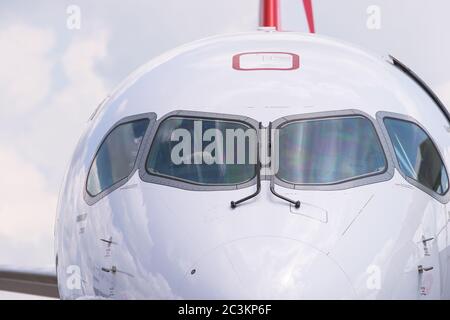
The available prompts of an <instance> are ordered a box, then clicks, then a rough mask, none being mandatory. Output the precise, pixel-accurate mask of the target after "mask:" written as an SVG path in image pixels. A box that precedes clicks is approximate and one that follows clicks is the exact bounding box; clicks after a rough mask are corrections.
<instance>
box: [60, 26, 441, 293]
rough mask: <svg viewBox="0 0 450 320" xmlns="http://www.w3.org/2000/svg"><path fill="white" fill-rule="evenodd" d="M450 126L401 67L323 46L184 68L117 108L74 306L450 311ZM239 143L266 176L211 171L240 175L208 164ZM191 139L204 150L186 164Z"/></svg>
mask: <svg viewBox="0 0 450 320" xmlns="http://www.w3.org/2000/svg"><path fill="white" fill-rule="evenodd" d="M449 120H450V119H449V115H448V112H447V111H446V110H445V107H443V106H442V104H441V103H440V102H439V100H438V99H437V98H436V96H434V95H433V93H432V92H431V91H430V90H429V89H428V87H426V85H424V84H423V83H422V82H421V80H420V79H418V78H416V76H415V75H414V74H413V73H411V72H410V71H409V70H408V69H407V68H406V67H404V66H403V65H402V64H401V63H400V62H398V61H397V60H395V59H394V58H392V57H377V56H373V55H371V54H370V53H367V52H366V51H364V50H362V49H360V48H357V47H354V46H352V45H349V44H347V43H343V42H340V41H337V40H334V39H330V38H326V37H322V36H317V35H309V34H301V33H294V32H292V33H291V32H276V31H274V30H273V29H271V28H262V29H261V30H259V31H257V32H254V33H242V34H233V35H225V36H217V37H212V38H208V39H205V40H200V41H197V42H194V43H191V44H188V45H185V46H183V47H180V48H178V49H175V50H173V51H170V52H168V53H166V54H164V55H162V56H160V57H159V58H157V59H155V60H153V61H151V62H149V63H148V64H147V65H145V66H143V67H142V68H141V69H139V70H138V71H137V72H136V73H134V74H133V75H132V76H131V77H130V78H129V79H128V80H126V81H125V82H124V83H123V84H122V85H121V86H120V87H119V88H118V89H117V90H116V91H115V92H114V93H113V94H112V95H111V96H109V97H108V98H107V100H106V101H105V102H104V103H103V104H102V105H101V106H100V107H99V108H98V110H96V112H95V113H94V114H93V115H92V118H91V119H90V121H89V123H88V125H87V128H86V130H85V132H84V134H83V136H82V137H81V139H80V141H79V143H78V146H77V147H76V150H75V152H74V155H73V159H72V162H71V164H70V167H69V169H68V172H67V175H66V177H65V182H64V186H63V189H62V191H61V197H60V201H59V207H58V216H57V226H56V252H57V275H58V284H59V285H58V287H59V294H60V296H61V297H62V298H64V299H76V298H83V297H84V298H85V297H97V298H113V299H179V298H182V299H316V298H325V299H430V298H431V299H439V298H450V279H449V272H448V271H449V265H448V263H449V257H450V256H449V255H450V250H449V245H450V243H449V238H448V236H447V233H448V231H449V230H448V221H449V217H450V212H449V211H450V207H449V205H448V202H449V200H450V193H449V191H448V189H449V178H448V168H449V167H450V128H449V127H450V123H449ZM197 122H199V123H201V124H202V127H201V131H200V133H199V134H195V130H194V129H195V126H196V123H197ZM197 129H198V128H197ZM208 129H214V130H216V133H217V132H219V133H220V134H215V135H214V134H213V135H209V138H208V137H206V138H207V139H206V140H205V136H208V134H207V133H206V131H207V130H208ZM239 129H241V130H242V131H246V130H250V131H253V132H254V133H255V136H256V137H257V138H256V140H257V141H256V144H252V143H250V142H248V141H247V142H246V143H245V144H244V151H247V152H248V153H249V154H252V152H256V154H257V157H256V158H257V161H256V162H255V163H250V162H248V163H247V162H246V161H247V158H249V157H246V158H245V159H244V161H243V162H242V163H235V162H228V161H219V162H220V163H215V162H214V161H212V163H206V162H207V161H206V158H208V157H212V158H213V159H215V156H217V155H218V154H219V153H221V154H222V155H224V153H226V155H225V156H224V158H225V159H227V155H230V154H231V153H232V150H231V151H230V149H226V148H220V147H218V145H217V144H215V145H214V147H215V148H212V149H214V151H212V149H211V150H210V151H211V152H209V153H208V152H207V151H206V149H207V148H208V145H209V144H211V143H212V142H214V141H215V140H218V139H219V138H218V137H220V139H222V138H223V139H224V141H223V144H224V145H225V144H227V143H230V141H229V139H228V140H227V135H226V131H227V130H239ZM177 130H178V131H177ZM175 131H177V132H181V133H186V134H193V135H194V138H195V137H197V136H199V135H200V136H201V137H200V139H201V140H200V145H198V144H197V146H195V144H196V142H195V141H194V142H192V144H191V143H190V142H189V143H188V144H185V146H186V148H187V149H184V151H180V153H179V155H180V157H181V160H182V161H179V162H178V163H177V164H176V163H173V161H172V160H173V159H172V157H171V153H172V150H173V148H174V147H175V146H179V144H180V143H181V142H182V139H181V138H180V136H177V135H175V136H174V134H173V133H174V132H175ZM269 135H270V136H271V138H268V136H269ZM275 135H276V136H277V137H276V138H275ZM225 140H227V141H225ZM237 140H238V139H236V141H237ZM233 141H234V140H233ZM236 141H235V142H236ZM269 141H271V143H269ZM236 143H237V142H236ZM255 145H256V147H252V146H255ZM210 147H211V146H210ZM252 148H256V149H257V150H256V151H255V149H252ZM236 149H237V148H236ZM180 150H181V149H180ZM186 150H190V152H191V153H190V154H186V152H187V151H186ZM233 150H234V149H233ZM198 151H199V152H198ZM205 153H207V154H208V156H206V155H205ZM275 154H277V161H276V162H277V170H269V169H270V168H269V167H272V166H273V162H274V161H267V159H269V158H271V157H272V156H274V155H275ZM234 156H236V157H237V156H238V155H234ZM228 158H229V159H230V160H232V159H234V158H233V156H230V157H228ZM272 158H273V159H275V157H272ZM272 158H271V159H272ZM195 159H197V160H198V161H196V160H195ZM191 160H192V161H191ZM202 160H203V161H202ZM263 160H264V161H263ZM210 162H211V161H210ZM261 167H262V168H261ZM260 168H261V169H260ZM240 200H242V201H240ZM74 266H75V267H74ZM68 270H71V271H69V272H68ZM74 276H78V280H80V281H78V282H77V281H73V280H74V278H73V277H74ZM75 280H77V279H75Z"/></svg>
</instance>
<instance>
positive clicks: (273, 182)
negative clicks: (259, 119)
mask: <svg viewBox="0 0 450 320" xmlns="http://www.w3.org/2000/svg"><path fill="white" fill-rule="evenodd" d="M269 157H272V122H270V123H269ZM272 164H273V159H271V165H272ZM274 180H275V173H272V176H271V178H270V192H272V194H273V195H274V196H275V197H278V198H280V199H282V200H284V201H287V202H289V203H292V204H293V205H294V206H295V208H296V209H298V208H300V206H301V202H300V201H299V200H297V201H295V200H292V199H290V198H287V197H285V196H282V195H281V194H279V193H278V192H276V191H275V181H274Z"/></svg>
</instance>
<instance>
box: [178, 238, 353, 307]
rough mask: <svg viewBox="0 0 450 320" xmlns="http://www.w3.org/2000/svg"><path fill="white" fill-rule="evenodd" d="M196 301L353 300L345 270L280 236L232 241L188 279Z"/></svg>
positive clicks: (194, 269) (197, 266)
mask: <svg viewBox="0 0 450 320" xmlns="http://www.w3.org/2000/svg"><path fill="white" fill-rule="evenodd" d="M186 277H187V281H186V284H187V286H188V288H186V289H187V290H188V291H187V292H188V294H187V295H188V296H189V298H192V299H352V298H355V293H354V290H353V287H352V285H351V284H350V282H349V280H348V279H347V277H346V275H345V273H344V272H343V271H342V270H341V268H340V267H339V266H338V265H337V264H336V263H335V262H334V261H333V260H332V259H331V258H330V257H329V256H327V255H326V254H325V253H323V252H321V251H319V250H317V249H315V248H313V247H312V246H310V245H308V244H305V243H303V242H300V241H297V240H293V239H286V238H280V237H252V238H245V239H239V240H235V241H231V242H229V243H226V244H223V245H221V246H219V247H218V248H216V249H214V250H212V251H211V252H210V253H208V254H206V255H205V256H203V257H202V258H201V259H200V260H199V261H198V263H196V264H195V265H194V266H193V267H192V269H191V270H189V272H188V273H187V275H186Z"/></svg>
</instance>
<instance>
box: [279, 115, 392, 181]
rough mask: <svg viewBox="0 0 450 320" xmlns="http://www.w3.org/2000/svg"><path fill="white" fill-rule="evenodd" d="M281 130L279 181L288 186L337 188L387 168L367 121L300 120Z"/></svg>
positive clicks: (359, 117)
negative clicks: (312, 185)
mask: <svg viewBox="0 0 450 320" xmlns="http://www.w3.org/2000/svg"><path fill="white" fill-rule="evenodd" d="M278 129H279V148H278V150H279V151H278V153H279V168H278V173H277V177H278V178H279V179H281V180H282V181H285V182H287V183H292V184H336V183H340V182H344V181H348V180H352V179H356V178H361V177H365V176H369V175H374V174H379V173H381V172H383V171H385V170H386V168H387V161H386V158H385V154H384V152H383V149H382V146H381V143H380V141H379V139H378V135H377V133H376V131H375V128H374V125H373V124H372V123H371V121H370V120H369V119H367V118H365V117H362V116H347V117H336V118H323V119H308V120H299V121H292V122H288V123H286V124H284V125H281V127H280V128H278ZM287 150H289V152H287Z"/></svg>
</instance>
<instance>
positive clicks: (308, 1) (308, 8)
mask: <svg viewBox="0 0 450 320" xmlns="http://www.w3.org/2000/svg"><path fill="white" fill-rule="evenodd" d="M303 6H304V7H305V13H306V19H307V20H308V26H309V32H311V33H315V32H316V30H315V27H314V14H313V6H312V0H303Z"/></svg>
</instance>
